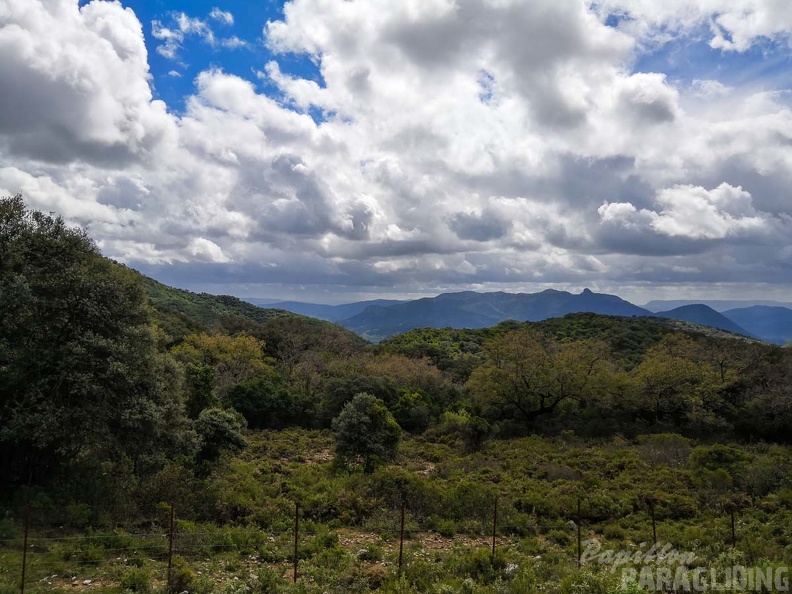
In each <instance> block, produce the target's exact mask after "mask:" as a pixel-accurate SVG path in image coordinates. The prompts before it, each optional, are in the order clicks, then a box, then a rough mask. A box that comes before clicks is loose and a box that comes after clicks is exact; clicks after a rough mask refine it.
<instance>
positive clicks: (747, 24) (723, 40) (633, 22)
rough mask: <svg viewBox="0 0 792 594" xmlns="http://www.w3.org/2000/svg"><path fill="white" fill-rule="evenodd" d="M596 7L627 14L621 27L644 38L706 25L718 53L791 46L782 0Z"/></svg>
mask: <svg viewBox="0 0 792 594" xmlns="http://www.w3.org/2000/svg"><path fill="white" fill-rule="evenodd" d="M597 9H598V10H599V12H600V14H602V15H607V14H609V13H616V14H625V15H629V17H631V18H630V19H629V20H626V21H623V22H622V24H621V27H622V28H623V29H624V30H626V31H629V32H630V33H631V34H634V35H636V36H637V37H639V38H643V39H648V40H654V41H660V42H662V41H664V40H667V39H668V38H669V36H673V35H679V34H684V33H686V32H689V31H692V30H694V29H695V28H697V27H700V26H708V27H709V31H710V42H709V43H710V46H712V47H713V48H716V49H722V50H724V51H738V52H743V51H746V50H747V49H749V48H750V47H751V46H752V45H754V44H755V43H757V42H758V41H760V40H761V39H763V38H764V39H771V40H780V41H783V42H786V43H790V42H792V11H790V10H789V5H788V3H787V2H785V1H784V0H697V1H695V2H691V1H690V0H664V1H663V2H657V1H656V0H599V1H598V2H597Z"/></svg>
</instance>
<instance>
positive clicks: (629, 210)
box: [598, 183, 772, 240]
mask: <svg viewBox="0 0 792 594" xmlns="http://www.w3.org/2000/svg"><path fill="white" fill-rule="evenodd" d="M656 205H657V208H658V210H657V211H654V210H649V209H641V210H638V209H636V208H635V207H634V206H633V205H632V204H630V203H617V202H614V203H607V202H606V203H605V204H603V205H602V206H600V208H599V209H598V212H599V215H600V219H601V221H602V222H603V223H606V224H608V223H611V224H613V223H615V224H617V225H619V226H624V227H626V228H631V229H635V230H641V229H644V230H647V231H650V232H654V233H659V234H662V235H666V236H668V237H672V238H673V237H683V238H687V239H694V240H710V239H724V238H726V237H729V236H732V237H737V236H741V235H746V234H748V235H757V234H758V235H760V234H761V233H762V231H767V230H769V228H770V226H772V221H771V220H770V219H771V217H770V216H769V215H768V214H767V213H759V212H757V211H756V209H755V208H754V205H753V201H752V198H751V195H750V194H749V193H748V192H746V191H744V190H743V189H742V188H740V187H733V186H730V185H729V184H727V183H723V184H721V185H720V186H718V187H717V188H714V189H713V190H706V189H705V188H702V187H700V186H691V185H680V186H674V187H672V188H666V189H664V190H662V191H661V192H660V193H659V194H658V196H657V200H656Z"/></svg>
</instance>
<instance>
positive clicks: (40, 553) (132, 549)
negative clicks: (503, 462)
mask: <svg viewBox="0 0 792 594" xmlns="http://www.w3.org/2000/svg"><path fill="white" fill-rule="evenodd" d="M498 501H499V498H498V497H497V496H496V497H494V499H493V502H492V512H491V513H492V515H491V518H492V525H491V526H492V532H491V544H490V546H489V547H488V548H490V552H491V555H492V558H493V560H494V559H495V557H496V554H497V546H498V537H499V536H500V537H501V538H503V537H504V536H516V535H518V534H520V533H521V532H524V531H525V529H526V528H528V527H529V528H532V529H536V530H539V531H541V530H548V529H558V528H565V529H570V528H572V529H574V531H575V533H576V540H577V543H576V544H577V547H576V549H577V550H576V553H577V554H576V556H575V559H574V562H575V563H576V564H577V566H578V567H581V566H582V565H583V551H582V542H583V541H582V533H583V527H584V518H583V514H582V500H581V499H578V500H577V509H576V513H574V512H573V513H571V514H570V516H574V517H575V520H570V521H567V522H561V521H559V522H539V521H536V522H533V523H531V524H529V525H527V526H525V525H523V526H518V525H499V521H498V520H499V518H498ZM645 502H646V505H647V511H648V519H649V520H650V522H651V535H652V542H653V543H654V544H655V545H657V543H658V537H657V529H658V520H657V518H656V516H655V501H654V500H653V499H651V498H648V497H647V498H646V500H645ZM52 509H55V506H45V507H41V508H37V507H33V506H26V507H25V508H24V512H23V516H22V518H23V519H22V530H23V534H22V538H3V539H0V549H3V548H5V549H12V550H14V549H17V548H18V545H20V544H21V560H20V567H19V574H18V575H19V591H20V594H25V588H26V585H28V584H29V583H30V570H31V569H39V570H41V569H44V568H58V567H60V566H62V563H63V562H62V561H54V560H47V561H44V560H43V559H42V558H43V557H46V556H48V555H51V554H52V551H51V550H50V549H49V545H53V544H60V543H64V544H76V545H82V544H87V545H90V544H92V543H95V544H98V545H99V551H98V553H97V554H98V555H100V558H99V557H97V558H92V559H90V560H88V561H82V562H81V561H79V560H78V562H77V564H78V565H83V566H91V565H100V564H101V563H102V562H104V561H107V556H108V554H109V553H112V554H120V553H132V554H140V553H146V552H148V553H151V554H152V556H154V557H158V556H159V557H161V558H162V557H164V559H161V560H163V561H165V572H166V575H165V582H166V584H167V585H168V587H169V588H170V587H171V585H172V583H173V582H172V574H173V567H174V555H178V554H179V553H180V552H182V553H188V552H189V551H195V550H197V549H204V550H211V551H213V552H220V551H221V550H229V551H232V550H239V548H240V546H244V543H234V542H231V543H228V542H218V539H219V538H221V537H224V536H226V535H224V534H222V533H221V530H222V528H220V527H218V531H200V532H190V531H179V530H178V524H177V520H178V518H177V515H176V510H175V506H174V505H173V504H171V505H170V506H169V508H168V512H169V513H168V526H167V531H161V532H152V531H147V532H139V533H135V532H126V531H124V532H122V533H116V534H112V535H110V534H91V533H90V532H86V533H83V534H76V535H75V534H70V535H63V536H39V535H37V534H35V533H34V530H33V529H32V528H31V517H32V516H33V515H34V512H35V511H37V510H52ZM60 509H66V508H64V507H62V508H60ZM300 512H301V508H300V504H299V502H295V507H294V525H293V528H292V529H290V530H289V529H284V530H279V531H273V530H265V529H259V530H257V531H256V533H258V534H259V535H262V536H266V537H269V538H270V539H271V540H272V539H275V538H278V537H284V536H286V535H293V538H294V540H293V553H292V559H291V564H292V581H293V582H294V583H296V582H297V581H298V578H299V575H298V564H299V560H300V544H301V543H302V542H304V539H305V538H306V537H315V536H318V535H325V534H328V533H330V534H334V535H335V536H336V538H337V537H338V536H339V534H341V535H343V534H345V531H347V530H357V532H358V533H360V534H365V535H370V536H374V535H379V536H385V535H396V534H398V538H399V545H398V561H397V562H396V566H397V571H398V576H399V577H401V576H402V573H403V569H404V565H405V562H404V542H405V540H406V539H409V540H410V541H411V542H417V543H419V544H420V543H421V542H424V541H425V539H422V538H421V536H422V535H425V534H430V535H438V534H439V532H438V531H436V530H434V531H433V530H426V529H422V528H421V526H420V525H419V526H418V528H413V527H410V526H409V525H408V524H407V512H408V506H407V502H406V500H403V501H402V503H401V509H400V514H399V525H398V528H396V527H394V528H370V529H365V528H360V529H354V528H351V527H345V528H339V529H335V530H327V529H319V530H316V529H307V530H306V529H304V528H301V525H300V524H301V519H302V517H301V513H300ZM727 513H728V519H729V520H730V530H729V532H730V535H729V536H730V544H731V546H732V547H736V546H737V530H736V511H735V509H734V508H731V509H728V510H727ZM149 522H150V523H151V524H152V525H156V523H157V522H156V520H152V519H151V518H148V519H146V520H145V522H144V523H149ZM570 524H573V525H574V526H570ZM49 528H50V529H52V526H49ZM62 528H63V527H61V529H62ZM115 529H116V530H117V529H118V526H116V527H115ZM44 533H45V534H46V527H45V531H44ZM408 534H409V536H408ZM457 536H460V535H457ZM466 536H474V537H475V538H478V539H480V540H481V542H482V543H486V540H487V535H484V534H481V533H479V534H478V536H475V535H471V534H470V533H468V534H467V535H466ZM125 538H128V539H143V542H137V543H135V544H134V545H130V546H126V547H112V548H105V547H104V546H103V544H102V543H106V542H108V541H112V540H114V539H125ZM202 538H206V539H209V542H195V540H196V539H198V540H200V539H202ZM442 538H450V539H451V540H455V539H456V537H449V536H445V537H442ZM146 539H151V542H145V540H146ZM213 540H214V541H213ZM165 545H167V547H166V549H163V547H165ZM500 546H501V547H504V546H507V545H506V544H504V542H503V541H502V540H501V543H500ZM68 560H70V559H67V561H68ZM570 561H572V560H571V559H570ZM48 575H49V574H48ZM45 579H46V578H45Z"/></svg>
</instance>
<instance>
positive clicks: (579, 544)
mask: <svg viewBox="0 0 792 594" xmlns="http://www.w3.org/2000/svg"><path fill="white" fill-rule="evenodd" d="M577 504H578V505H577V565H578V568H580V567H581V566H582V565H583V538H582V536H581V533H580V522H581V519H580V517H581V514H580V497H578V501H577Z"/></svg>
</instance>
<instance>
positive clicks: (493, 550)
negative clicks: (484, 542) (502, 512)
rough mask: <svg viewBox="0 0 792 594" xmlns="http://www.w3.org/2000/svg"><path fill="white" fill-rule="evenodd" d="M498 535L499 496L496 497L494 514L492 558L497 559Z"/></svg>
mask: <svg viewBox="0 0 792 594" xmlns="http://www.w3.org/2000/svg"><path fill="white" fill-rule="evenodd" d="M497 534H498V496H497V495H495V506H494V509H493V513H492V558H493V559H495V536H496V535H497Z"/></svg>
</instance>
